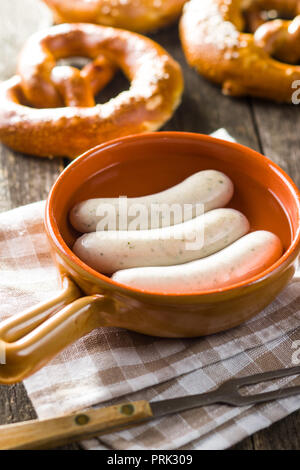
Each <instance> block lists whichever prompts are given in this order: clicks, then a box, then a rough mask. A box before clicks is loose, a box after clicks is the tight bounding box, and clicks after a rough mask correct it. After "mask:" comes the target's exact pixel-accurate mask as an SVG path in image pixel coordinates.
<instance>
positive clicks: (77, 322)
mask: <svg viewBox="0 0 300 470" xmlns="http://www.w3.org/2000/svg"><path fill="white" fill-rule="evenodd" d="M211 168H212V169H217V170H220V171H223V172H224V173H226V174H227V175H228V176H229V177H230V178H231V179H232V180H233V182H234V185H235V195H234V198H233V200H232V201H231V203H230V207H234V208H236V209H239V210H240V211H242V212H243V213H244V214H245V215H246V216H247V217H248V218H249V220H250V223H251V227H252V229H253V230H256V229H265V230H270V231H273V232H274V233H276V234H277V235H278V236H279V237H280V238H281V240H282V242H283V245H284V250H285V251H284V254H283V256H282V257H281V258H280V260H279V261H278V262H276V263H275V264H274V265H273V266H272V267H270V268H269V269H268V270H266V271H265V272H263V273H261V274H260V275H259V276H256V277H254V278H251V279H248V280H247V281H244V282H241V283H239V284H236V285H233V286H230V287H227V288H224V289H218V290H216V291H209V292H190V293H188V294H176V292H174V294H164V292H157V293H155V294H153V293H152V294H151V293H147V292H145V291H139V290H135V289H131V288H127V287H123V286H122V285H120V284H117V283H116V282H113V281H112V280H111V279H110V278H108V277H106V276H104V275H102V274H100V273H98V272H96V271H94V270H93V269H91V268H90V267H89V266H87V265H85V264H84V263H83V262H82V261H80V260H79V259H78V258H77V257H76V256H75V254H74V253H73V252H72V245H73V242H74V240H75V239H76V237H77V236H78V235H79V234H78V233H76V232H75V231H74V230H73V229H72V227H71V226H70V223H69V220H68V214H69V211H70V209H71V208H72V207H73V205H74V204H75V203H76V202H79V201H81V200H84V199H87V198H91V197H100V196H102V197H108V196H112V197H113V196H119V195H127V196H129V197H130V196H141V195H146V194H151V193H155V192H158V191H161V190H163V189H166V188H168V187H171V186H173V185H175V184H177V183H179V182H180V181H182V180H183V179H185V178H186V177H187V176H189V175H191V174H193V173H195V172H197V171H200V170H203V169H211ZM45 227H46V232H47V235H48V238H49V241H50V243H51V247H52V252H53V256H54V260H55V262H56V264H57V267H58V269H59V271H60V273H61V278H62V286H63V290H62V292H61V294H60V296H59V297H58V298H55V299H52V300H51V301H49V302H47V303H46V304H42V305H39V306H37V307H36V308H34V309H33V310H30V311H27V312H25V313H22V314H20V315H17V316H15V317H13V318H12V319H10V320H7V321H5V322H3V323H2V324H1V325H0V338H1V340H2V341H3V342H4V346H5V348H6V364H5V365H0V382H1V383H13V382H17V381H19V380H22V379H23V378H24V377H26V376H28V375H30V374H32V373H33V372H34V371H36V370H37V369H39V368H40V367H42V366H43V365H44V364H45V363H46V362H47V361H49V360H50V359H51V358H52V357H53V356H55V355H56V354H57V353H58V352H59V351H60V350H62V349H63V348H65V347H66V346H67V345H69V344H70V343H72V342H74V341H76V340H77V339H78V338H80V337H82V336H84V335H86V334H87V333H88V332H90V331H91V330H93V329H94V328H98V327H105V326H110V327H112V326H115V327H121V328H127V329H129V330H133V331H137V332H139V333H143V334H147V335H153V336H161V337H172V338H176V337H193V336H201V335H208V334H213V333H216V332H219V331H223V330H226V329H228V328H232V327H235V326H237V325H239V324H241V323H242V322H244V321H246V320H247V319H249V318H251V317H252V316H254V315H256V314H257V313H258V312H260V311H261V310H262V309H263V308H264V307H265V306H266V305H268V304H269V303H270V302H271V301H272V300H273V299H274V298H275V297H276V296H277V295H278V293H279V292H280V291H281V290H282V289H283V288H284V286H285V285H286V284H287V283H288V281H289V280H290V279H291V277H292V276H293V274H294V272H295V268H296V263H297V257H298V254H299V251H300V201H299V191H298V189H297V187H296V186H295V185H294V184H293V182H292V181H291V179H290V178H289V177H288V176H287V175H286V174H285V173H284V172H283V171H282V170H281V169H280V168H279V167H278V166H277V165H275V164H274V163H272V162H271V160H269V159H268V158H266V157H264V156H262V155H260V154H258V153H257V152H255V151H253V150H250V149H249V148H246V147H243V146H241V145H238V144H235V143H230V142H225V141H221V140H218V139H214V138H212V137H208V136H203V135H199V134H189V133H181V132H159V133H152V134H144V135H135V136H129V137H125V138H121V139H118V140H115V141H112V142H109V143H106V144H104V145H100V146H99V147H96V148H94V149H91V150H89V151H88V152H86V153H85V154H84V155H82V156H81V157H79V158H78V159H77V160H75V161H73V162H72V163H71V164H70V165H69V166H68V167H67V168H66V169H65V171H64V172H63V173H62V174H61V175H60V176H59V178H58V179H57V181H56V183H55V184H54V186H53V188H52V190H51V192H50V194H49V197H48V200H47V205H46V214H45Z"/></svg>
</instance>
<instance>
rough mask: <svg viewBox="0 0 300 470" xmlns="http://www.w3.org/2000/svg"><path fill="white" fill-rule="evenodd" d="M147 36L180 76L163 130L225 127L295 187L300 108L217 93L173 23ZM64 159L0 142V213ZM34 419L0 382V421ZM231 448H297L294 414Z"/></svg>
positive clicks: (23, 199)
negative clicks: (179, 95)
mask: <svg viewBox="0 0 300 470" xmlns="http://www.w3.org/2000/svg"><path fill="white" fill-rule="evenodd" d="M151 37H152V38H153V39H154V40H156V41H157V42H159V43H160V44H161V45H162V46H164V47H165V48H166V49H167V50H168V51H169V52H170V53H171V54H172V55H173V57H174V58H176V59H177V60H178V61H179V62H180V64H181V65H182V68H183V71H184V76H185V92H184V96H183V101H182V104H181V106H180V108H179V109H178V111H177V112H176V114H175V116H174V117H173V118H172V120H171V121H169V123H168V124H167V125H166V126H165V128H164V129H165V130H178V131H190V132H199V133H204V134H209V133H211V132H213V131H214V130H216V129H218V128H220V127H225V128H226V129H227V130H228V132H229V133H230V134H231V135H232V136H233V137H234V138H235V139H236V140H237V141H238V142H240V143H242V144H244V145H247V146H249V147H252V148H254V149H256V150H259V151H261V152H262V153H264V154H265V155H267V156H268V157H270V158H271V159H272V160H273V161H275V162H276V163H278V164H279V165H280V166H281V167H282V168H283V169H284V170H286V171H287V172H288V173H289V174H290V175H291V176H292V178H293V179H294V181H295V182H296V184H297V185H298V186H300V158H299V157H300V150H299V148H300V132H299V130H300V106H295V105H294V106H293V105H290V106H288V105H277V104H273V103H269V102H266V101H263V100H253V99H251V98H245V99H231V98H228V97H225V96H222V94H221V92H220V90H219V89H218V88H217V87H215V86H214V85H212V84H210V83H208V82H207V81H206V80H205V79H203V78H202V77H200V76H199V75H197V73H196V72H195V71H193V70H192V69H190V68H189V67H188V66H187V64H186V62H185V59H184V57H183V54H182V51H181V47H180V42H179V39H178V30H177V25H174V26H172V27H171V28H168V29H166V30H163V31H161V32H158V33H156V34H152V35H151ZM124 86H126V81H125V80H124V78H122V77H121V76H119V77H117V78H115V79H114V81H113V82H112V83H111V84H110V85H109V86H108V87H107V89H106V90H104V91H103V92H102V94H101V96H100V97H99V99H100V101H101V102H102V101H106V100H107V99H108V98H110V97H111V96H113V95H114V94H116V93H118V91H120V89H122V87H124ZM66 163H67V162H66V161H65V160H63V159H55V160H52V161H50V160H46V159H39V158H34V157H30V156H23V155H20V154H16V153H14V152H12V151H10V150H9V149H7V148H6V147H4V146H1V145H0V211H5V210H9V209H12V208H14V207H17V206H19V205H23V204H27V203H30V202H33V201H38V200H40V199H44V198H46V197H47V193H48V191H49V189H50V187H51V185H52V183H53V182H54V181H55V179H56V177H57V176H58V174H59V173H60V171H61V170H62V168H63V167H64V166H65V165H66ZM35 417H36V415H35V412H34V409H33V407H32V405H31V403H30V401H29V399H28V397H27V395H26V391H25V388H24V386H23V385H22V384H19V385H13V386H0V424H5V423H7V424H8V423H12V422H17V421H24V420H28V419H33V418H35ZM64 449H80V446H79V445H76V444H74V445H71V446H68V447H64ZM234 449H236V450H248V449H257V450H262V449H266V450H267V449H268V450H269V449H274V450H275V449H277V450H281V449H300V412H297V413H294V414H293V415H291V416H289V417H287V418H286V419H284V420H282V421H280V422H278V423H275V424H274V425H273V426H271V427H270V428H268V429H266V430H262V431H260V432H258V433H256V434H254V435H253V436H251V437H249V438H247V439H245V440H244V441H242V442H240V443H239V444H238V445H236V446H235V447H234Z"/></svg>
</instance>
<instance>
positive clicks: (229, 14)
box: [180, 0, 300, 102]
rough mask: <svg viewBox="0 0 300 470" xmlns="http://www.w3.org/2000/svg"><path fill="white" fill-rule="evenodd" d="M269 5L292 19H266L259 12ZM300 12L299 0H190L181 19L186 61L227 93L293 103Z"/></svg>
mask: <svg viewBox="0 0 300 470" xmlns="http://www.w3.org/2000/svg"><path fill="white" fill-rule="evenodd" d="M271 9H272V10H273V13H274V10H276V12H277V14H278V15H279V16H283V17H290V18H293V17H294V19H293V20H292V21H290V20H273V21H268V22H266V23H264V21H263V20H264V17H263V16H261V15H259V13H260V12H265V11H268V10H271ZM249 15H250V16H249ZM299 15H300V0H201V2H199V1H198V0H190V1H189V2H188V3H187V4H186V5H185V8H184V12H183V16H182V18H181V21H180V36H181V41H182V45H183V49H184V52H185V55H186V58H187V61H188V62H189V64H190V65H191V66H193V67H195V68H196V70H197V71H198V72H199V73H200V74H202V75H204V76H205V77H206V78H208V79H210V80H212V81H213V82H215V83H217V84H221V85H222V89H223V93H224V94H226V95H231V96H243V95H252V96H258V97H262V98H268V99H272V100H275V101H278V102H291V101H292V97H293V93H294V91H295V89H294V88H295V87H294V83H296V82H297V81H298V80H299V79H300V65H297V64H299V62H300V16H299ZM246 24H247V26H248V29H250V31H251V30H252V32H250V33H249V32H244V31H245V28H246ZM256 28H257V29H256ZM255 29H256V30H255ZM284 62H285V63H284Z"/></svg>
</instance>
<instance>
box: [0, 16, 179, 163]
mask: <svg viewBox="0 0 300 470" xmlns="http://www.w3.org/2000/svg"><path fill="white" fill-rule="evenodd" d="M74 56H84V57H89V58H91V59H92V62H90V63H89V64H88V65H87V66H85V67H84V68H83V69H82V70H81V71H79V70H78V69H76V68H73V67H69V66H56V61H57V60H58V59H61V58H66V57H74ZM116 67H119V68H120V69H122V71H123V72H124V73H125V75H126V76H127V78H128V79H129V81H130V82H131V86H130V88H129V89H128V90H126V91H123V92H122V93H120V94H119V95H118V96H116V97H115V98H112V99H111V100H110V101H108V102H107V103H104V104H97V105H95V102H94V95H95V94H96V93H97V92H98V91H99V90H100V89H101V88H102V87H103V86H104V85H105V84H106V83H107V81H109V80H110V78H111V77H112V75H113V74H114V71H115V68H116ZM182 90H183V79H182V73H181V69H180V66H179V65H178V64H177V62H175V61H174V60H173V59H172V58H171V57H170V55H169V54H168V53H167V52H166V51H165V50H164V49H163V48H162V47H160V46H159V45H158V44H156V43H155V42H153V41H152V40H150V39H148V38H146V37H144V36H140V35H138V34H136V33H131V32H129V31H124V30H120V29H114V28H110V27H106V26H97V25H91V24H64V25H59V26H54V27H52V28H50V29H49V30H47V31H44V32H43V33H37V34H35V35H34V36H32V38H31V39H30V40H29V41H28V42H27V43H26V45H25V47H24V49H23V51H22V53H21V56H20V61H19V75H17V76H15V77H13V78H12V79H10V80H8V81H6V82H3V83H2V84H1V85H0V140H2V141H3V142H4V143H5V144H7V145H8V146H9V147H11V148H12V149H14V150H16V151H19V152H23V153H28V154H32V155H38V156H68V157H70V158H74V157H76V156H78V155H79V154H80V153H82V152H84V151H85V150H87V149H88V148H91V147H93V146H95V145H98V144H100V143H103V142H106V141H108V140H111V139H114V138H116V137H120V136H125V135H129V134H134V133H140V132H146V131H152V130H156V129H158V128H159V127H160V126H162V125H163V124H164V123H165V122H166V121H167V120H168V119H169V118H170V117H171V116H172V114H173V112H174V110H175V109H176V107H177V106H178V104H179V102H180V99H181V94H182ZM64 105H65V106H66V107H63V106H64ZM57 106H58V107H57ZM38 108H40V109H38Z"/></svg>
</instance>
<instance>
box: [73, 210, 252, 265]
mask: <svg viewBox="0 0 300 470" xmlns="http://www.w3.org/2000/svg"><path fill="white" fill-rule="evenodd" d="M248 231H249V222H248V220H247V218H246V217H245V216H244V215H243V214H242V213H241V212H239V211H237V210H235V209H215V210H212V211H209V212H207V213H205V214H203V215H201V216H199V217H196V218H194V219H191V220H189V221H187V222H184V223H183V224H177V225H174V226H170V227H164V228H159V229H153V230H139V231H102V232H101V231H100V232H93V233H87V234H85V235H82V236H81V237H80V238H78V240H77V241H76V242H75V245H74V247H73V251H74V253H75V254H76V255H77V256H78V257H79V258H80V259H81V260H83V261H84V262H85V263H86V264H88V265H89V266H91V267H92V268H94V269H96V270H97V271H100V272H102V273H106V274H111V273H113V272H115V271H118V270H119V269H124V268H131V267H137V266H169V265H173V264H181V263H186V262H188V261H192V260H195V259H199V258H203V257H205V256H208V255H211V254H212V253H215V252H216V251H219V250H221V249H223V248H224V247H226V246H228V245H229V244H231V243H232V242H234V241H235V240H237V239H238V238H240V237H242V236H243V235H245V234H246V233H247V232H248Z"/></svg>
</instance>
